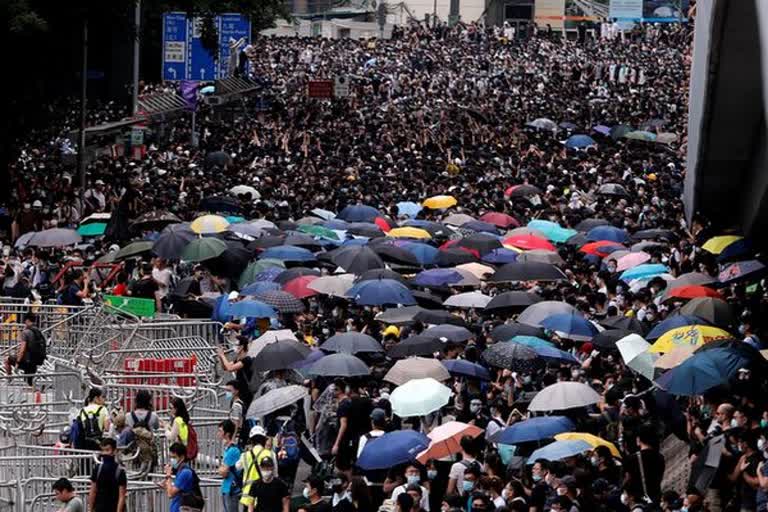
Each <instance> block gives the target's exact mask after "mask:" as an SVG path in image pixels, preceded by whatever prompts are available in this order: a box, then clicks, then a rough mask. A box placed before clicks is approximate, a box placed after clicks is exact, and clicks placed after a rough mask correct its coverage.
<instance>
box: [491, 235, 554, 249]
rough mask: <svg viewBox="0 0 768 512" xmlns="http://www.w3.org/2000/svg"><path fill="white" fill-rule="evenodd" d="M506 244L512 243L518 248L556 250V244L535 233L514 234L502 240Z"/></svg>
mask: <svg viewBox="0 0 768 512" xmlns="http://www.w3.org/2000/svg"><path fill="white" fill-rule="evenodd" d="M502 243H503V244H504V245H511V246H513V247H517V248H518V249H525V250H531V249H543V250H545V251H555V250H556V249H555V246H554V245H552V243H551V242H550V241H549V240H545V239H544V238H539V237H537V236H534V235H512V236H509V237H507V238H505V239H504V240H502Z"/></svg>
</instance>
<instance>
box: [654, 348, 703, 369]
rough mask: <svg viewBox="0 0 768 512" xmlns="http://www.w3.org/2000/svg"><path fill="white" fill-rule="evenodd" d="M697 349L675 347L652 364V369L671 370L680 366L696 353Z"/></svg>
mask: <svg viewBox="0 0 768 512" xmlns="http://www.w3.org/2000/svg"><path fill="white" fill-rule="evenodd" d="M697 348H698V347H694V346H693V345H688V346H680V347H675V348H673V349H672V350H670V351H669V352H667V353H666V354H663V355H662V356H661V357H659V358H658V359H656V361H655V362H654V363H653V367H654V368H661V369H662V370H671V369H672V368H675V367H677V366H680V364H682V363H683V361H686V360H687V359H689V358H690V357H691V356H692V355H693V354H694V352H696V349H697Z"/></svg>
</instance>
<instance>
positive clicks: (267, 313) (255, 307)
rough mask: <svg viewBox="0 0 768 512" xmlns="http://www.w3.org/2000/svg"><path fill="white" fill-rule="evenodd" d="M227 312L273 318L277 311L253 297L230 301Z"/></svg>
mask: <svg viewBox="0 0 768 512" xmlns="http://www.w3.org/2000/svg"><path fill="white" fill-rule="evenodd" d="M227 314H229V315H232V316H240V317H249V318H272V317H276V316H277V312H276V311H275V310H274V309H273V308H272V307H271V306H269V305H267V304H265V303H263V302H261V301H258V300H253V299H246V300H241V301H238V302H233V303H229V307H228V308H227Z"/></svg>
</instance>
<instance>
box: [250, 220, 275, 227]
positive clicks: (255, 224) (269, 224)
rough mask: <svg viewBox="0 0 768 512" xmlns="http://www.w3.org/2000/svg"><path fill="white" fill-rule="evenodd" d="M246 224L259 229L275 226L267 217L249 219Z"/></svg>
mask: <svg viewBox="0 0 768 512" xmlns="http://www.w3.org/2000/svg"><path fill="white" fill-rule="evenodd" d="M248 224H250V225H251V226H253V227H255V228H259V229H275V228H276V227H277V226H275V223H274V222H272V221H269V220H267V219H256V220H252V221H250V222H249V223H248Z"/></svg>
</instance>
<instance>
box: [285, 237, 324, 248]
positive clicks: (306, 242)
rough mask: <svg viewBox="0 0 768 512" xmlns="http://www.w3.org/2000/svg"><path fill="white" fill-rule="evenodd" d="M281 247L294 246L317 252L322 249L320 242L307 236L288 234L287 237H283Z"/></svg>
mask: <svg viewBox="0 0 768 512" xmlns="http://www.w3.org/2000/svg"><path fill="white" fill-rule="evenodd" d="M283 245H295V246H296V247H303V248H304V249H309V250H310V251H317V250H320V248H321V247H322V245H321V244H320V242H318V241H317V240H315V239H314V238H312V237H311V236H310V235H307V234H306V233H290V234H288V236H286V237H285V241H283Z"/></svg>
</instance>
